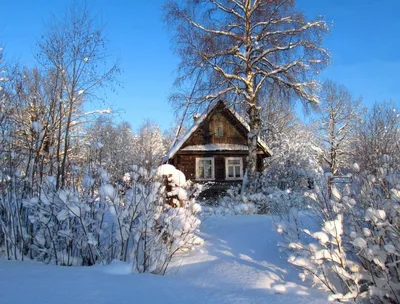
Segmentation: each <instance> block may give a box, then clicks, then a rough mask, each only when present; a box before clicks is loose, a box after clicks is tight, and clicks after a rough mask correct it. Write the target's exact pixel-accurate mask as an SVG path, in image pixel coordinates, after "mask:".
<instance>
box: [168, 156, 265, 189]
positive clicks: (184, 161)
mask: <svg viewBox="0 0 400 304" xmlns="http://www.w3.org/2000/svg"><path fill="white" fill-rule="evenodd" d="M196 157H213V158H214V166H215V168H214V175H215V181H216V182H223V181H225V177H226V172H225V158H226V157H241V158H242V160H243V172H242V173H243V175H244V171H245V169H246V166H247V153H246V152H245V153H243V151H238V152H235V153H232V152H226V151H225V152H215V153H210V152H207V153H199V152H195V153H193V152H192V153H185V154H183V153H180V154H177V155H176V156H175V157H174V158H173V159H172V161H171V164H172V165H174V166H175V167H176V168H177V169H178V170H180V171H182V172H183V174H185V176H186V178H187V179H190V180H196ZM263 158H264V157H263V156H261V155H258V156H257V167H258V168H257V169H258V171H261V169H262V160H263Z"/></svg>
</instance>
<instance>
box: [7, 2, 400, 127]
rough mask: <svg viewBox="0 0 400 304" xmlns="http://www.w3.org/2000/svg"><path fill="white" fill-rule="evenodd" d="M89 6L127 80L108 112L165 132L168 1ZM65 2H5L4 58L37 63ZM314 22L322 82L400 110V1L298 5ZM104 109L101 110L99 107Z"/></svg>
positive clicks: (171, 67) (170, 69) (168, 116)
mask: <svg viewBox="0 0 400 304" xmlns="http://www.w3.org/2000/svg"><path fill="white" fill-rule="evenodd" d="M86 2H87V4H88V5H89V7H90V8H91V9H92V10H93V11H94V12H95V13H98V15H99V16H100V18H101V19H102V21H103V22H104V23H105V24H106V29H105V35H106V37H107V38H108V39H109V40H110V46H109V52H110V54H111V55H112V56H111V58H110V59H111V60H112V58H113V57H114V58H118V59H119V60H120V61H121V68H122V70H123V73H122V74H121V75H120V77H119V80H120V82H121V85H122V87H116V91H117V93H116V94H108V99H107V105H111V106H112V107H113V108H114V109H116V110H118V113H119V118H120V119H122V120H126V121H128V122H130V123H131V125H132V126H133V128H134V129H137V128H138V127H139V126H140V124H141V123H142V122H143V121H144V120H145V119H150V120H152V121H154V122H157V123H158V124H159V125H160V126H161V127H162V128H163V129H166V128H168V127H170V126H171V125H172V123H173V121H174V119H176V118H175V117H174V113H173V111H172V109H171V107H170V105H169V104H168V95H169V94H170V93H171V92H172V89H173V88H172V83H173V80H174V75H175V74H174V72H175V70H176V67H177V64H178V59H177V58H176V56H175V55H174V54H173V52H172V47H171V44H170V41H169V34H168V32H167V30H166V29H165V26H164V24H163V22H162V11H161V7H162V5H163V3H164V0H147V1H141V0H126V1H122V0H114V1H109V0H108V1H107V0H97V1H96V0H88V1H86ZM68 3H70V1H67V0H34V1H32V0H2V4H1V18H0V43H2V44H3V45H5V53H6V59H8V60H11V59H18V60H19V61H20V62H21V63H22V64H24V65H27V66H32V65H34V64H35V61H34V59H33V56H32V54H33V53H34V52H35V50H36V48H35V42H36V41H37V39H39V38H40V36H41V34H42V33H43V32H44V30H43V28H44V25H43V24H44V22H45V21H46V19H48V18H49V17H50V16H51V14H52V13H54V14H56V15H57V14H60V13H62V12H63V10H64V9H65V7H66V6H67V5H68ZM297 6H298V8H299V9H300V10H302V11H303V12H304V13H306V15H308V16H309V17H315V16H318V15H322V16H324V19H325V20H326V21H328V22H329V23H332V24H333V25H332V27H331V31H330V33H329V34H328V35H327V37H326V40H325V43H324V46H325V47H326V48H328V49H329V51H330V53H331V55H332V62H331V65H330V66H329V67H328V68H327V69H326V70H325V71H324V72H323V73H322V75H321V78H322V79H323V78H331V79H333V80H334V81H336V82H338V83H341V84H344V85H346V86H347V87H348V88H349V90H350V91H351V92H352V93H353V94H354V95H355V96H362V97H363V101H364V103H365V104H366V105H371V104H373V103H374V102H375V101H382V100H392V101H394V102H395V104H396V105H397V106H400V73H399V71H400V18H399V17H398V12H399V11H400V1H398V0H386V1H379V2H378V1H373V0H351V1H350V0H335V1H332V0H298V1H297ZM99 107H101V106H99Z"/></svg>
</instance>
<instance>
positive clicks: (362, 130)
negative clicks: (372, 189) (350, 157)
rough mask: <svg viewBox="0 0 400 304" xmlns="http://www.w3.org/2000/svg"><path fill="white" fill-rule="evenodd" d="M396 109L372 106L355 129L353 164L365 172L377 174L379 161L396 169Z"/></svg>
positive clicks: (399, 160)
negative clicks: (387, 163) (383, 161)
mask: <svg viewBox="0 0 400 304" xmlns="http://www.w3.org/2000/svg"><path fill="white" fill-rule="evenodd" d="M399 111H400V109H399V108H398V107H396V105H395V104H393V102H382V103H376V104H375V105H374V106H373V107H372V109H370V110H369V111H368V112H367V113H365V114H364V115H363V117H362V122H361V123H360V124H359V125H358V126H357V128H356V133H357V137H356V140H355V150H354V161H355V162H357V163H358V165H359V166H360V167H361V168H362V169H363V170H365V171H367V172H369V173H371V174H377V171H378V170H379V168H380V167H381V163H382V158H389V159H390V160H389V159H386V160H385V161H386V162H389V163H390V164H391V166H394V167H396V168H397V169H399V167H400V113H399Z"/></svg>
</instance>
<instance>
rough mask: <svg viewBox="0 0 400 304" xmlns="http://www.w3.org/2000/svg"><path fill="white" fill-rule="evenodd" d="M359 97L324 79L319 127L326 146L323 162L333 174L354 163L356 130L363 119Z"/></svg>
mask: <svg viewBox="0 0 400 304" xmlns="http://www.w3.org/2000/svg"><path fill="white" fill-rule="evenodd" d="M360 103H361V100H360V98H358V99H355V98H354V97H353V96H352V95H351V93H350V92H349V91H348V90H347V88H346V87H344V86H342V85H339V84H336V83H334V82H333V81H331V80H327V81H325V82H324V84H323V87H322V94H321V104H320V118H319V124H318V125H319V129H320V131H321V132H320V136H321V139H322V141H323V142H324V144H325V146H326V151H325V153H324V161H325V162H326V163H327V164H328V166H329V172H330V173H331V174H332V175H336V174H338V173H340V171H341V169H343V168H346V167H347V168H348V167H349V166H351V160H350V158H351V155H352V154H353V153H352V149H353V148H352V147H353V145H354V136H353V134H354V129H355V127H356V125H357V123H358V121H359V119H360Z"/></svg>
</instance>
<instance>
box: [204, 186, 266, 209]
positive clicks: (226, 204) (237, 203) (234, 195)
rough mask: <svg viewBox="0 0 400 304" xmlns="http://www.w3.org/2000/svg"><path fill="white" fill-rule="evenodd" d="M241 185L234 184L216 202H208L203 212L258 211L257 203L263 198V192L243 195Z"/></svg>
mask: <svg viewBox="0 0 400 304" xmlns="http://www.w3.org/2000/svg"><path fill="white" fill-rule="evenodd" d="M240 191H241V187H240V186H232V187H231V188H230V189H228V190H227V191H226V195H225V196H223V197H221V198H219V199H218V201H217V203H216V204H209V203H206V204H204V205H203V212H204V213H205V214H209V215H214V214H215V215H240V214H255V213H257V212H258V209H257V205H256V203H257V202H258V201H260V200H263V199H264V197H263V195H262V194H261V193H259V194H251V195H241V194H240Z"/></svg>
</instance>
